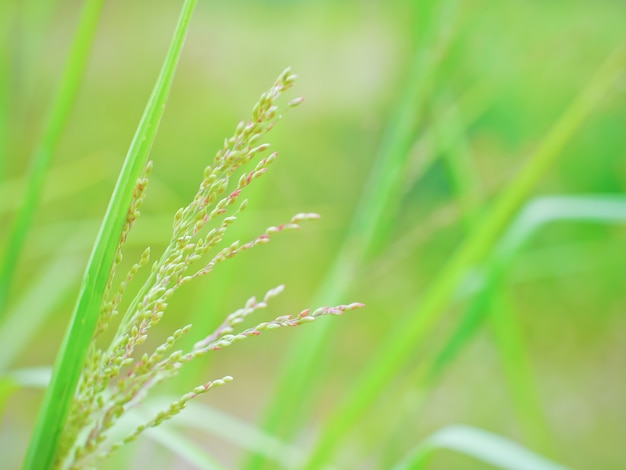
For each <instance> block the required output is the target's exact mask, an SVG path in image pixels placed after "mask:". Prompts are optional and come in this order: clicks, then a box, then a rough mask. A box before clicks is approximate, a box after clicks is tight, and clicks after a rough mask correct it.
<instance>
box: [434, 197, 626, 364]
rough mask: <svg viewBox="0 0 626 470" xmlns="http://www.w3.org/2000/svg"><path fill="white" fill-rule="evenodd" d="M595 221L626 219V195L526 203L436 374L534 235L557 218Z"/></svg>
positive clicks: (477, 321) (470, 330)
mask: <svg viewBox="0 0 626 470" xmlns="http://www.w3.org/2000/svg"><path fill="white" fill-rule="evenodd" d="M563 220H565V221H570V222H594V223H600V224H611V223H624V222H626V198H625V197H623V196H605V195H599V196H560V197H559V196H554V197H542V198H537V199H535V200H533V201H531V202H530V203H528V204H527V205H526V206H525V207H524V209H523V210H522V211H521V213H520V215H519V216H518V217H517V218H516V219H515V221H514V222H513V223H512V224H511V226H510V228H509V230H507V232H506V233H505V234H504V236H503V237H502V240H501V242H500V243H499V244H498V246H497V248H496V249H495V250H494V254H493V256H492V258H491V259H490V260H489V261H488V263H487V265H486V268H485V269H484V272H483V274H482V281H481V283H480V287H479V292H478V293H477V294H476V295H475V297H474V299H473V300H472V302H471V303H470V305H469V306H468V308H467V312H466V313H465V314H464V315H463V319H462V321H461V323H460V325H459V327H458V328H457V330H456V332H455V334H454V336H453V337H452V338H451V339H450V340H449V341H448V342H447V344H446V346H445V348H444V349H443V351H442V352H441V353H440V355H439V356H438V358H437V359H436V360H435V361H434V363H433V370H432V373H433V374H435V375H437V374H438V373H439V372H440V370H441V369H442V368H443V367H444V366H445V365H446V363H447V362H449V361H451V360H453V358H454V357H456V355H457V354H458V352H459V350H460V349H461V348H462V346H463V345H464V344H465V343H466V342H467V341H468V340H469V338H470V337H472V336H473V334H474V333H475V332H476V330H477V329H478V328H479V327H480V326H481V324H482V320H483V319H484V317H485V316H486V315H487V312H488V310H489V304H490V303H491V301H492V296H493V295H494V294H495V293H496V292H498V291H499V290H500V289H499V286H500V285H501V284H502V277H503V276H504V275H505V273H506V270H507V269H508V267H509V265H510V263H511V262H512V261H513V260H514V258H515V256H516V255H517V254H518V253H519V252H520V250H521V249H522V247H523V245H524V244H525V243H527V242H528V240H529V239H530V238H531V236H532V235H533V234H535V233H536V232H537V231H538V230H540V229H541V228H542V227H544V226H545V225H547V224H548V223H552V222H556V221H563Z"/></svg>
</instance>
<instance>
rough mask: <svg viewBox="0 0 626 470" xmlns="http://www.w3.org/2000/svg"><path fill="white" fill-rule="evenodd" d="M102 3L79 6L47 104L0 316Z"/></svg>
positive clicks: (9, 249)
mask: <svg viewBox="0 0 626 470" xmlns="http://www.w3.org/2000/svg"><path fill="white" fill-rule="evenodd" d="M102 4H103V1H102V0H87V1H86V2H85V4H84V6H83V10H82V13H81V17H80V20H79V23H78V29H77V31H76V35H75V36H74V40H73V42H72V47H71V50H70V53H69V56H68V60H67V63H66V65H65V69H64V71H63V76H62V77H61V82H60V85H59V89H58V91H57V93H56V95H55V97H54V99H53V102H52V105H51V107H50V111H49V114H48V118H47V120H46V122H45V125H44V129H43V133H42V136H41V140H40V141H39V144H38V145H37V147H36V149H35V151H34V153H33V156H32V158H31V167H30V174H29V178H28V183H27V186H26V193H25V195H24V201H23V203H22V207H21V209H20V210H19V211H18V213H17V216H16V218H15V220H14V221H13V225H12V226H11V229H10V232H9V236H8V242H7V246H6V250H5V254H4V261H3V263H2V266H1V267H0V319H1V318H2V317H3V316H4V314H5V312H6V307H7V303H8V296H9V291H10V287H11V283H12V280H13V277H14V274H15V268H16V266H17V262H18V259H19V256H20V254H21V252H22V249H23V247H24V243H25V241H26V237H27V235H28V231H29V230H30V226H31V224H32V221H33V217H34V215H35V211H36V209H37V205H38V204H39V200H40V199H41V192H42V188H43V184H44V181H45V178H46V174H47V172H48V167H49V166H50V160H51V159H52V155H53V154H54V152H55V151H56V148H57V146H58V144H59V140H60V139H61V135H62V134H63V131H64V130H65V127H66V126H67V122H68V118H69V115H70V111H71V110H72V108H73V106H74V102H75V101H76V96H77V94H78V89H79V87H80V84H81V82H82V79H83V76H84V74H85V69H86V65H87V60H88V58H89V54H90V51H91V46H92V43H93V38H94V35H95V31H96V26H97V23H98V19H99V18H100V12H101V10H102Z"/></svg>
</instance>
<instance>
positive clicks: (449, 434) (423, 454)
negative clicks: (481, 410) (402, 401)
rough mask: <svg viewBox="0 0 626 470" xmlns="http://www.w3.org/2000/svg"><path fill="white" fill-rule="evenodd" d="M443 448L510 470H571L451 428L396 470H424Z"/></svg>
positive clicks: (499, 440)
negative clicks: (435, 454)
mask: <svg viewBox="0 0 626 470" xmlns="http://www.w3.org/2000/svg"><path fill="white" fill-rule="evenodd" d="M440 449H449V450H455V451H457V452H460V453H462V454H465V455H469V456H471V457H474V458H476V459H478V460H482V461H483V462H485V463H488V464H491V465H493V466H495V467H499V468H503V469H506V470H567V467H564V466H563V465H560V464H557V463H554V462H552V461H550V460H548V459H546V458H544V457H542V456H540V455H537V454H535V453H534V452H531V451H530V450H528V449H526V448H524V447H522V446H520V445H519V444H517V443H515V442H512V441H510V440H508V439H505V438H503V437H501V436H498V435H496V434H492V433H489V432H486V431H483V430H481V429H477V428H473V427H470V426H449V427H447V428H444V429H441V430H440V431H437V432H436V433H434V434H432V435H431V436H430V437H428V438H427V439H426V440H424V441H423V442H422V443H421V444H419V445H418V446H417V447H416V448H415V449H414V450H413V451H411V453H410V454H409V455H408V456H407V457H406V458H405V459H404V460H403V461H402V462H400V463H398V464H396V465H395V466H394V467H393V468H392V470H420V469H424V468H426V463H427V462H428V460H429V459H430V458H431V457H432V455H433V454H434V453H435V452H436V451H438V450H440Z"/></svg>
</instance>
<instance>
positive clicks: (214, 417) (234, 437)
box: [142, 396, 303, 468]
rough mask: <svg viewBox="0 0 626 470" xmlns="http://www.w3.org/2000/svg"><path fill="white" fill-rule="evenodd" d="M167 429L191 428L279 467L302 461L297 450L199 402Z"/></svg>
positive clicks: (162, 402)
mask: <svg viewBox="0 0 626 470" xmlns="http://www.w3.org/2000/svg"><path fill="white" fill-rule="evenodd" d="M176 399H177V397H176V396H166V397H159V398H158V399H157V398H155V399H154V400H150V401H149V402H148V403H146V404H145V405H142V413H143V410H144V408H145V409H146V413H145V414H146V415H154V414H156V413H157V412H158V411H159V410H162V409H164V408H166V407H167V406H168V405H169V404H170V403H172V402H173V401H175V400H176ZM144 421H145V420H144ZM168 426H173V427H178V428H182V429H193V430H194V434H195V435H198V436H201V435H206V437H207V439H209V438H212V437H214V436H217V437H219V438H221V439H224V440H225V441H228V442H231V443H232V444H234V445H236V446H237V447H239V448H241V449H246V450H250V451H254V452H258V453H260V454H262V455H264V456H265V457H266V458H267V459H269V460H272V461H274V462H276V463H278V464H280V466H281V467H287V468H292V467H294V463H295V462H298V461H301V460H302V457H303V453H302V452H301V451H300V450H299V449H297V448H295V447H291V446H289V445H287V444H285V443H283V442H281V441H280V440H279V439H277V438H276V437H274V436H271V435H269V434H267V433H265V432H263V431H262V430H260V429H257V428H255V427H253V426H252V425H250V424H248V423H245V422H243V421H241V420H239V419H238V418H236V417H234V416H231V415H229V414H227V413H224V412H223V411H220V410H217V409H214V408H211V407H209V406H206V405H204V404H203V403H200V402H196V403H194V402H191V403H189V405H188V406H187V409H186V410H185V411H184V412H182V413H180V414H179V415H178V416H177V417H176V422H175V423H168Z"/></svg>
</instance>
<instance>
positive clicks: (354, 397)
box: [307, 45, 626, 469]
mask: <svg viewBox="0 0 626 470" xmlns="http://www.w3.org/2000/svg"><path fill="white" fill-rule="evenodd" d="M625 62H626V45H621V46H620V47H619V48H618V49H617V50H616V51H615V52H614V53H613V54H611V56H610V57H609V59H608V60H607V61H606V62H605V63H604V64H603V66H602V67H601V68H600V70H599V71H598V73H597V74H596V76H595V77H594V78H593V79H592V81H591V83H590V84H589V86H588V87H587V88H586V89H585V90H584V91H583V92H582V93H581V94H580V95H579V96H578V97H577V98H576V100H575V101H574V102H573V103H572V105H571V106H570V107H569V109H568V110H567V111H566V112H565V113H564V115H563V116H562V117H561V118H560V119H559V121H558V122H557V123H556V124H555V126H554V127H553V128H552V130H551V131H550V132H549V134H548V135H547V137H546V138H545V139H544V140H543V142H542V143H541V144H540V145H539V147H538V149H537V151H536V152H535V153H534V154H533V155H532V156H531V158H530V159H529V160H528V162H527V163H526V165H525V166H524V167H523V168H522V169H521V171H520V173H519V174H518V176H517V177H516V178H515V179H514V180H513V181H512V182H511V183H510V184H509V185H508V187H507V189H506V190H505V191H504V193H503V194H502V196H501V197H500V198H499V199H498V200H497V202H496V204H495V205H494V207H493V209H492V210H491V211H490V212H489V213H488V214H486V216H484V217H483V218H482V220H481V222H480V224H479V225H478V226H477V228H476V229H475V230H474V231H473V232H472V233H471V234H470V236H469V238H468V239H467V240H466V241H465V243H463V245H462V246H461V247H460V249H459V250H458V251H457V252H456V254H454V255H453V256H452V258H451V260H450V262H449V263H448V264H447V265H446V266H445V267H444V269H443V271H442V273H441V274H440V275H439V276H438V278H437V279H436V281H435V283H434V285H433V286H432V288H431V289H430V290H429V291H428V292H427V293H426V295H425V296H424V298H423V299H422V300H421V302H420V306H419V307H418V308H417V309H416V311H415V312H414V314H412V315H411V316H410V318H407V319H405V320H402V321H398V322H399V326H398V328H397V329H396V331H394V332H393V333H392V334H391V335H390V336H389V337H388V338H387V340H386V341H385V343H384V344H383V346H382V348H381V349H380V350H379V352H378V353H377V354H376V355H375V356H374V358H373V361H372V363H371V364H368V365H366V366H364V370H365V371H366V372H365V374H364V376H363V378H362V379H361V380H360V381H358V382H357V386H356V387H355V389H354V390H353V391H352V393H350V394H349V397H350V398H349V399H348V401H347V402H346V403H344V404H343V407H342V408H340V409H339V410H338V412H337V414H336V415H335V416H334V417H333V418H332V419H331V421H330V423H328V425H327V427H326V428H325V429H324V430H323V432H322V434H321V438H320V441H319V443H318V445H317V446H316V448H315V449H314V452H313V454H312V457H311V459H310V461H309V466H308V467H307V468H309V469H317V468H320V467H321V466H322V464H323V463H324V462H326V461H327V460H328V459H329V458H330V457H331V456H332V454H333V452H334V451H335V449H336V448H337V446H338V445H339V443H340V442H341V440H342V438H343V437H344V436H345V435H346V433H347V432H348V431H349V430H350V429H351V428H352V426H354V424H355V422H356V421H357V420H358V419H359V418H360V417H361V416H362V415H363V414H364V413H365V412H366V410H367V408H368V407H369V406H370V405H371V404H372V403H373V402H374V401H375V399H376V397H377V396H378V395H379V393H380V392H381V391H382V390H383V389H384V387H385V385H386V384H387V383H388V382H389V380H390V379H391V378H392V377H393V376H394V375H395V374H396V373H397V372H399V371H400V370H401V368H403V367H404V364H405V363H406V361H407V359H408V358H410V357H411V353H412V351H413V348H414V346H415V345H416V344H418V343H419V342H420V341H422V340H423V339H424V338H425V336H426V335H427V334H428V333H429V332H430V330H431V329H432V327H433V325H434V324H435V323H436V321H437V320H438V319H439V318H440V317H441V316H442V314H443V309H444V307H445V306H446V304H447V303H448V302H449V301H450V299H451V297H452V296H453V295H454V293H455V291H456V289H457V286H458V284H459V282H460V281H461V280H462V279H463V277H464V275H465V273H466V272H467V270H468V268H470V267H471V266H473V265H475V264H477V263H480V262H481V261H482V259H483V258H484V257H485V255H486V254H487V253H488V251H489V250H490V249H491V248H492V247H493V245H494V244H495V242H496V240H497V239H498V237H499V235H500V233H501V231H502V230H503V229H504V228H505V227H506V225H507V223H509V221H510V220H511V219H512V218H513V216H514V215H515V213H516V212H517V210H518V209H519V207H520V206H521V205H522V204H523V202H524V200H525V199H526V198H527V197H528V195H529V194H530V192H531V191H532V190H533V188H534V187H535V185H536V184H537V183H538V182H539V180H540V179H541V177H542V176H543V175H544V174H545V173H546V172H547V170H548V169H549V168H550V166H551V165H552V164H553V163H554V162H555V161H556V159H557V158H558V157H559V155H560V154H561V153H562V150H563V147H564V146H565V144H566V143H567V142H568V141H569V140H570V139H571V138H572V137H573V136H574V135H575V133H576V131H577V130H578V129H579V128H580V126H581V125H582V123H583V121H584V119H585V118H586V117H587V116H588V115H589V114H590V113H591V111H592V109H593V108H594V106H595V105H596V104H597V103H598V102H599V101H600V99H601V98H602V97H603V96H604V93H605V92H606V91H607V90H608V89H609V88H610V87H611V86H612V85H613V83H614V82H615V80H616V78H617V77H619V76H620V74H621V72H622V71H623V68H624V63H625Z"/></svg>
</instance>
